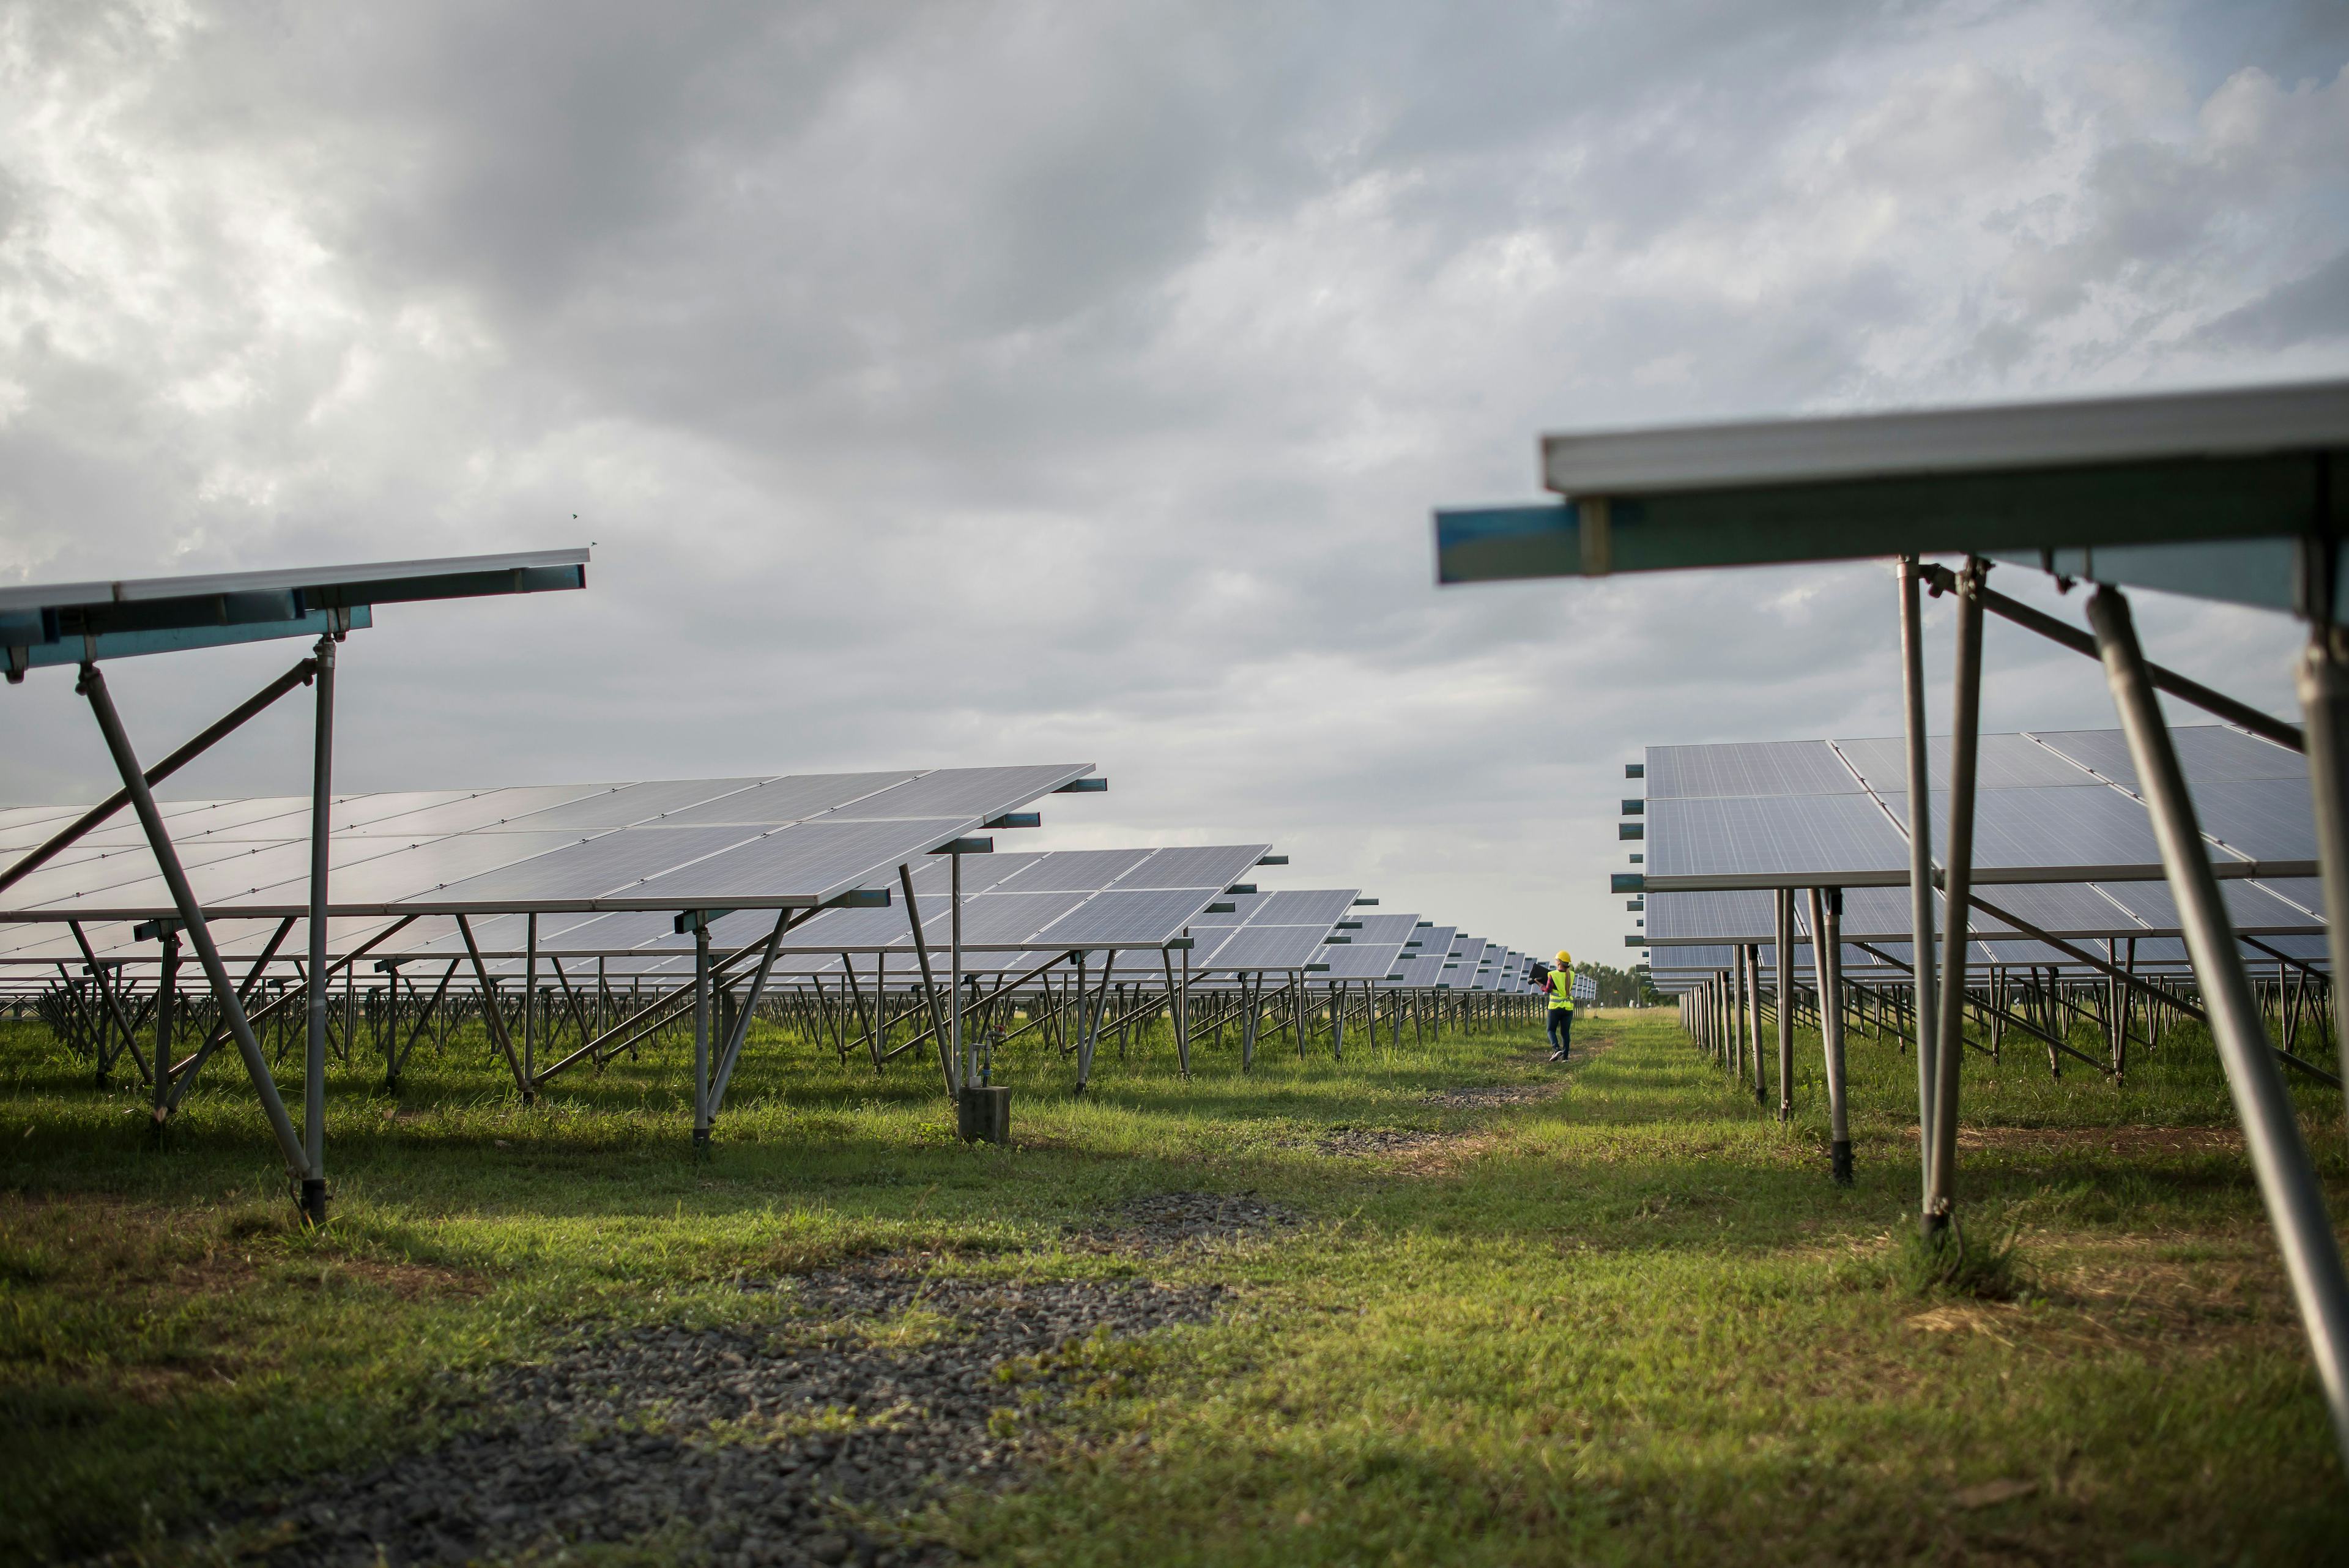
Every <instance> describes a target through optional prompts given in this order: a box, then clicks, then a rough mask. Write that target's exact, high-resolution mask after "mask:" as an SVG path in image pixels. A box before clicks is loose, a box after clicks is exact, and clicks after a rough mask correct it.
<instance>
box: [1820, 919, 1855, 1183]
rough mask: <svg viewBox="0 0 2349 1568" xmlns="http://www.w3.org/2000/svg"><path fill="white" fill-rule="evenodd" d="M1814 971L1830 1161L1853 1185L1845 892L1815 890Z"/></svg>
mask: <svg viewBox="0 0 2349 1568" xmlns="http://www.w3.org/2000/svg"><path fill="white" fill-rule="evenodd" d="M1811 968H1812V971H1813V972H1814V973H1815V974H1816V977H1817V980H1818V984H1819V1044H1820V1047H1821V1049H1822V1051H1823V1052H1824V1054H1826V1067H1827V1138H1828V1145H1827V1149H1828V1158H1829V1160H1830V1161H1831V1163H1832V1167H1833V1169H1834V1172H1835V1179H1836V1182H1837V1185H1838V1186H1842V1187H1849V1186H1850V1185H1851V1124H1850V1120H1849V1118H1848V1116H1847V1111H1846V1105H1845V1096H1844V1061H1843V889H1842V888H1812V889H1811Z"/></svg>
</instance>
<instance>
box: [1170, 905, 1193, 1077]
mask: <svg viewBox="0 0 2349 1568" xmlns="http://www.w3.org/2000/svg"><path fill="white" fill-rule="evenodd" d="M1183 936H1184V940H1185V941H1188V940H1190V931H1189V930H1188V929H1185V931H1184V933H1183ZM1174 1066H1175V1070H1176V1071H1177V1072H1178V1073H1180V1074H1181V1075H1182V1078H1183V1081H1184V1082H1185V1083H1186V1084H1187V1083H1189V1082H1190V1081H1191V950H1190V949H1189V948H1187V947H1185V949H1184V950H1183V972H1182V974H1181V976H1180V977H1179V978H1178V979H1177V980H1176V981H1175V986H1174Z"/></svg>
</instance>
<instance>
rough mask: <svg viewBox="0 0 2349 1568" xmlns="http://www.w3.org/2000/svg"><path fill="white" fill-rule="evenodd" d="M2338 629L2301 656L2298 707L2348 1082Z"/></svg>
mask: <svg viewBox="0 0 2349 1568" xmlns="http://www.w3.org/2000/svg"><path fill="white" fill-rule="evenodd" d="M2341 638H2342V633H2341V631H2340V629H2339V628H2333V627H2320V628H2318V630H2317V633H2316V635H2315V637H2314V638H2313V639H2312V640H2311V641H2310V643H2309V645H2308V649H2307V650H2306V651H2305V652H2304V653H2302V655H2301V659H2300V670H2299V682H2298V684H2299V687H2300V711H2301V715H2302V720H2303V722H2305V723H2306V725H2307V730H2306V734H2307V738H2308V783H2309V793H2310V794H2311V795H2312V796H2313V804H2314V805H2315V808H2316V854H2317V863H2318V865H2319V866H2320V867H2322V868H2323V873H2324V879H2323V887H2324V927H2325V940H2326V943H2327V946H2328V948H2329V950H2330V951H2331V952H2332V955H2333V977H2332V978H2333V985H2332V987H2331V989H2332V992H2333V1019H2334V1024H2333V1040H2334V1041H2335V1043H2337V1044H2338V1045H2339V1046H2340V1050H2341V1076H2342V1078H2343V1080H2344V1082H2349V983H2344V980H2343V977H2344V976H2349V659H2344V658H2343V656H2342V655H2343V649H2342V647H2341Z"/></svg>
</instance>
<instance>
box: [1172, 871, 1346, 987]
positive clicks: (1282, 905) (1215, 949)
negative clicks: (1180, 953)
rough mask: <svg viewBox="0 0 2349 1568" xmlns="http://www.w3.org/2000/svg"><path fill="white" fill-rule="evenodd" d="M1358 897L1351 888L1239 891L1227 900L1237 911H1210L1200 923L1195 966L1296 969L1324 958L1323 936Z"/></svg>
mask: <svg viewBox="0 0 2349 1568" xmlns="http://www.w3.org/2000/svg"><path fill="white" fill-rule="evenodd" d="M1358 897H1360V894H1359V893H1358V892H1357V891H1356V890H1355V889H1354V888H1304V889H1297V890H1291V891H1282V892H1278V893H1256V894H1241V895H1237V896H1235V897H1234V898H1231V899H1229V900H1227V901H1228V902H1230V903H1231V904H1232V905H1233V906H1234V909H1233V912H1232V913H1231V914H1229V915H1221V916H1206V917H1203V918H1202V923H1199V924H1195V925H1194V927H1193V929H1192V938H1193V940H1195V942H1196V943H1197V946H1196V947H1195V948H1194V949H1193V950H1192V953H1191V971H1192V972H1193V973H1194V974H1197V973H1200V972H1203V971H1205V972H1211V973H1230V972H1235V971H1240V970H1292V971H1294V970H1302V969H1304V968H1305V967H1306V966H1308V965H1309V964H1316V963H1320V962H1324V960H1323V959H1322V957H1321V956H1320V952H1321V944H1322V941H1323V940H1324V939H1325V938H1327V937H1329V936H1330V928H1331V927H1332V926H1334V925H1336V924H1337V922H1338V921H1339V920H1340V919H1343V918H1344V917H1345V914H1346V912H1347V911H1348V910H1349V909H1351V908H1353V903H1354V900H1355V898H1358Z"/></svg>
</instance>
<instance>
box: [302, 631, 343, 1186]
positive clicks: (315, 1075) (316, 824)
mask: <svg viewBox="0 0 2349 1568" xmlns="http://www.w3.org/2000/svg"><path fill="white" fill-rule="evenodd" d="M310 659H311V662H312V663H313V664H315V665H316V667H317V671H318V673H317V682H316V684H317V716H316V724H315V726H314V729H313V732H312V735H311V751H310V917H309V919H310V929H309V938H310V974H311V977H312V978H311V985H310V999H309V1000H310V1006H309V1027H308V1031H307V1033H306V1035H305V1040H304V1044H303V1054H302V1137H303V1148H304V1152H305V1154H306V1155H307V1156H308V1157H309V1161H310V1169H309V1172H308V1174H307V1175H305V1177H304V1178H303V1179H302V1213H303V1216H304V1217H305V1219H307V1220H309V1221H310V1223H311V1224H313V1225H323V1224H325V1223H326V902H327V900H326V872H327V864H328V861H329V859H330V854H331V850H332V848H333V842H332V839H331V838H330V835H331V834H332V833H333V832H334V826H335V825H334V822H333V817H332V813H333V807H334V777H335V639H334V638H333V637H332V636H331V635H330V636H326V637H322V638H320V639H318V642H317V646H316V647H315V648H313V649H311V650H310ZM346 1033H347V1032H346Z"/></svg>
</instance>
